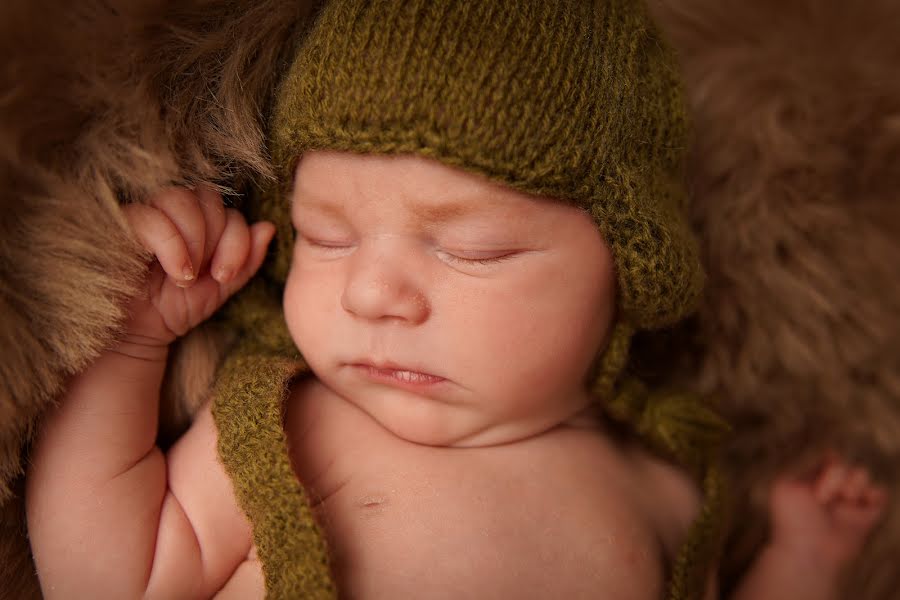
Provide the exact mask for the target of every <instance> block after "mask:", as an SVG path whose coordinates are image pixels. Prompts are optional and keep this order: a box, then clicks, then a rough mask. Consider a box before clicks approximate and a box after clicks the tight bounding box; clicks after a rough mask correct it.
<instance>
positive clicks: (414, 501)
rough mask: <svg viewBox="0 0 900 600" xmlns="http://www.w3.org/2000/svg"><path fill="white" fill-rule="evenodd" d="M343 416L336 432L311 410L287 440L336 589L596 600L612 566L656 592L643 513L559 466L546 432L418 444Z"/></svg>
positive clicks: (613, 487) (615, 491) (368, 594)
mask: <svg viewBox="0 0 900 600" xmlns="http://www.w3.org/2000/svg"><path fill="white" fill-rule="evenodd" d="M344 416H345V417H347V419H348V420H347V422H346V423H345V425H346V426H347V428H346V429H345V428H343V426H334V425H333V424H332V425H329V424H327V419H325V418H324V417H323V416H322V415H319V417H318V418H317V419H316V421H317V423H318V425H319V426H318V427H317V428H316V429H315V433H314V434H312V435H310V434H309V432H310V431H311V430H310V429H309V424H308V423H307V424H306V427H304V428H301V427H299V426H298V427H297V431H298V432H303V431H306V432H307V434H306V435H303V436H302V439H299V440H296V439H295V440H294V441H293V442H292V445H293V446H294V448H295V453H294V454H295V466H296V470H297V475H298V478H299V479H300V480H301V482H303V483H304V485H305V486H306V487H307V489H308V490H309V491H310V492H311V493H312V495H313V497H318V498H320V499H321V502H320V503H319V504H318V506H317V512H318V515H319V519H320V524H321V525H322V526H323V529H324V531H325V532H326V535H327V536H328V541H329V546H330V548H331V554H332V560H333V565H334V569H335V571H336V574H337V576H338V580H339V581H338V584H339V587H340V588H341V589H342V592H343V593H344V595H345V596H347V597H352V598H385V597H417V598H443V597H448V598H449V597H453V598H458V597H478V598H494V597H496V598H508V597H520V598H547V597H574V598H579V597H582V598H596V597H598V595H597V590H598V589H608V588H609V586H610V585H611V582H610V577H609V575H610V573H617V574H621V573H623V572H624V570H628V571H630V572H632V573H634V574H636V575H639V581H640V582H641V585H644V586H647V587H649V588H650V595H649V596H647V597H655V596H658V595H659V594H658V591H659V589H660V587H659V586H661V585H662V579H663V574H662V561H661V551H660V546H659V543H658V542H657V538H656V537H655V536H654V533H653V532H652V531H651V529H650V527H648V525H647V522H646V520H644V519H642V518H641V516H640V515H639V514H638V513H637V512H636V511H635V510H634V509H633V507H631V506H629V503H628V502H623V501H622V497H621V489H620V488H619V487H618V484H617V483H616V482H615V481H612V478H611V480H610V481H609V482H607V484H608V485H607V486H606V489H605V490H604V486H603V482H602V480H601V479H602V478H600V477H598V476H597V474H596V473H594V474H591V471H592V470H594V471H596V469H592V468H591V465H589V464H584V461H579V460H577V458H573V457H571V456H570V457H568V459H569V460H567V461H565V462H562V463H561V462H560V461H559V460H558V459H557V457H558V455H559V453H557V452H555V450H552V449H551V448H553V447H554V446H553V443H552V442H553V440H542V441H541V442H539V443H538V442H532V443H530V444H526V445H512V446H508V447H499V448H481V449H446V448H429V447H425V446H418V445H414V444H412V445H411V444H407V443H403V442H400V443H396V444H395V443H392V442H391V440H390V439H389V438H384V437H381V436H379V435H378V432H377V430H373V431H368V430H367V429H366V427H367V425H366V423H365V421H364V420H363V421H360V422H354V421H353V415H352V414H351V415H344ZM329 431H330V433H329ZM288 437H289V438H291V437H292V435H291V431H290V430H289V431H288ZM331 437H333V438H334V439H328V438H331ZM301 455H302V456H301ZM595 466H596V465H595ZM634 585H635V581H634V580H631V581H630V586H632V587H633V586H634ZM601 597H602V596H601Z"/></svg>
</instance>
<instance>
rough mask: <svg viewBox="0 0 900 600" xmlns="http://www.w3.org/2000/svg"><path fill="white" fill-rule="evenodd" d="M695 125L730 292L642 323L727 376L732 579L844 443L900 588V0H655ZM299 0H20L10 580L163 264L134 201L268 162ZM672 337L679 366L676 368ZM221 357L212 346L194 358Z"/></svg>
mask: <svg viewBox="0 0 900 600" xmlns="http://www.w3.org/2000/svg"><path fill="white" fill-rule="evenodd" d="M653 8H654V10H655V12H656V15H657V17H658V20H659V22H660V23H661V25H662V26H663V28H664V29H665V30H666V31H667V32H668V34H669V35H670V37H671V39H672V41H673V42H674V44H675V46H676V48H678V49H679V51H680V52H681V56H682V58H683V65H684V71H685V76H686V80H687V82H688V92H689V94H690V97H691V100H692V109H693V114H694V121H695V130H696V133H697V136H696V144H695V148H694V154H693V160H692V173H691V176H692V184H693V195H694V203H693V209H692V210H693V219H694V224H695V226H696V228H697V231H698V233H699V234H700V236H701V239H702V242H703V247H704V252H705V260H706V264H707V268H708V270H709V273H710V288H709V292H708V294H707V296H706V298H705V301H704V303H703V306H702V308H701V310H700V312H699V314H698V315H697V316H696V317H695V318H694V319H692V320H691V321H690V322H689V323H686V324H685V326H684V327H681V328H680V329H679V330H677V331H673V332H669V334H668V335H666V336H665V337H660V336H656V337H654V338H653V339H647V340H643V342H644V343H642V344H640V345H639V351H640V358H641V360H642V361H644V362H645V364H646V365H647V368H648V369H649V370H651V371H653V372H654V373H655V374H656V376H657V377H659V378H662V379H666V380H671V381H673V382H677V383H679V384H681V385H688V386H690V387H692V388H694V389H696V390H699V391H701V392H704V393H712V394H716V395H717V396H718V397H719V398H721V401H722V405H723V408H724V409H725V410H726V412H727V413H728V414H729V416H730V417H731V418H732V419H733V422H734V424H735V432H734V435H733V439H732V441H731V442H730V444H729V446H728V448H727V449H726V454H725V457H724V459H725V464H726V469H727V471H728V472H729V474H730V475H731V479H732V480H733V483H734V488H735V494H734V498H735V499H736V503H735V506H734V512H735V514H736V515H739V517H740V518H737V519H735V523H734V526H733V528H732V530H731V533H730V535H729V539H728V548H727V550H728V551H727V553H726V557H725V560H724V563H723V579H724V583H725V587H726V589H727V587H728V585H729V582H733V581H734V580H735V578H736V577H737V576H739V574H740V572H741V570H742V569H743V568H745V567H746V564H747V562H748V561H749V560H750V558H751V557H752V554H753V552H754V551H755V549H756V548H757V547H758V546H759V544H760V543H761V542H762V541H763V540H764V538H765V535H766V529H765V526H766V521H765V514H764V510H763V509H764V507H765V498H766V490H767V485H768V482H769V481H770V480H771V478H772V476H773V475H774V474H775V473H776V472H778V471H779V470H781V469H783V468H791V469H803V468H804V467H806V466H808V465H809V464H810V463H811V462H812V461H814V460H815V457H816V456H817V454H818V453H819V452H821V451H822V449H824V448H836V449H839V450H840V451H842V452H844V453H845V454H847V455H848V456H850V457H851V458H852V459H855V460H858V461H861V462H863V463H865V464H867V465H869V466H870V468H871V469H872V470H873V472H874V473H875V475H876V476H877V477H878V478H879V479H880V480H881V481H883V482H884V483H886V484H887V485H888V486H889V487H890V488H891V492H892V506H891V509H890V512H889V514H888V516H887V517H886V519H885V520H884V521H883V523H882V526H881V527H880V528H879V529H878V531H877V532H876V534H875V535H874V536H873V537H872V539H871V541H870V544H869V545H868V547H867V549H866V551H865V554H864V556H863V557H862V558H861V560H860V561H859V563H858V565H857V566H856V568H855V569H854V571H853V574H852V577H851V578H850V580H848V582H847V585H848V590H850V589H852V590H853V593H852V594H850V595H852V597H854V598H863V599H871V600H876V599H878V600H882V599H883V600H888V599H889V598H893V597H896V594H897V591H898V590H900V573H898V571H897V570H896V568H895V567H894V563H895V561H896V556H898V555H900V484H898V481H897V479H898V478H897V475H896V473H897V472H898V468H900V278H898V277H897V276H896V269H897V267H896V265H898V264H900V202H898V198H897V196H898V193H900V192H898V191H897V190H900V79H898V78H897V77H896V65H897V64H900V41H898V37H897V35H896V32H897V31H898V30H900V8H898V7H896V3H895V2H893V0H873V1H871V2H867V3H863V4H859V3H855V4H853V3H845V2H838V1H837V0H794V1H793V2H787V3H783V2H775V1H774V0H766V1H760V2H753V3H747V2H739V1H737V0H727V1H724V2H723V1H722V0H665V1H662V0H657V1H656V2H654V3H653ZM309 11H310V6H309V2H300V1H297V0H257V1H256V2H252V3H248V2H239V1H237V0H186V1H182V2H166V1H163V0H105V1H104V0H84V1H82V2H74V3H58V2H49V1H47V0H7V1H6V2H4V3H2V5H0V183H2V187H0V214H2V220H0V349H2V350H0V352H2V360H0V507H2V510H0V582H2V584H0V585H2V587H0V598H16V599H19V598H29V597H36V596H38V595H39V593H38V591H37V588H36V584H35V578H34V576H33V568H32V567H31V564H30V557H29V554H28V546H27V538H26V534H25V531H24V525H23V523H24V519H23V515H22V508H21V507H22V503H21V495H22V478H21V473H22V467H23V464H24V462H23V461H24V460H27V444H28V440H29V439H30V436H31V435H32V432H33V430H34V428H35V427H36V426H38V424H39V422H40V417H41V415H42V413H43V412H44V411H45V410H46V409H47V408H48V407H50V406H52V404H53V401H54V399H55V398H56V396H57V395H58V394H59V391H60V389H62V387H63V386H64V385H65V381H66V378H67V377H68V376H69V375H70V374H72V373H74V372H76V371H78V370H79V369H81V368H82V367H83V366H84V365H85V364H86V363H87V362H88V361H90V360H91V358H92V357H94V356H95V355H96V354H97V352H98V351H99V349H100V348H102V347H103V346H104V345H105V344H107V343H108V342H109V340H110V339H111V338H112V337H113V336H114V335H115V332H116V326H117V324H118V323H119V322H120V321H121V318H122V312H121V306H122V300H123V298H125V297H126V296H127V295H128V294H129V293H130V292H131V290H132V289H133V287H134V285H135V282H136V280H137V279H138V278H139V277H140V275H141V273H142V270H143V268H144V264H145V263H144V257H143V256H142V255H141V253H140V252H139V250H138V248H137V247H136V246H135V245H134V243H133V242H132V241H131V240H130V239H129V237H128V236H127V235H126V234H125V233H124V228H123V223H122V220H121V218H120V216H119V214H118V210H117V204H118V203H120V202H122V201H128V200H131V199H137V200H139V199H140V198H142V197H144V196H146V194H147V193H148V192H149V191H151V190H154V189H156V188H158V187H160V186H162V185H165V184H169V183H172V182H176V183H183V184H188V185H190V184H194V183H198V182H212V183H214V184H217V185H220V186H221V187H222V189H223V190H225V191H228V192H231V195H230V197H231V198H232V199H234V200H235V201H236V202H239V198H240V196H239V194H240V191H241V189H243V186H244V185H245V184H246V183H247V182H248V181H252V180H255V179H259V178H265V177H268V176H269V171H268V163H267V160H266V154H265V143H264V139H265V138H264V124H265V114H266V110H267V105H268V100H269V97H270V94H271V90H272V86H273V84H274V81H275V78H276V77H277V74H278V72H279V70H280V68H279V67H280V65H281V64H282V61H283V57H284V56H285V54H286V53H289V52H290V50H291V45H292V43H293V42H294V41H295V40H296V39H297V37H298V30H299V28H301V27H302V25H303V23H304V22H305V20H306V16H307V15H308V14H309ZM220 341H221V340H220V339H219V338H218V337H217V332H216V331H215V330H214V329H212V328H206V329H201V330H200V331H198V332H197V334H195V335H191V336H188V337H187V338H185V340H183V341H182V342H181V347H180V348H179V349H178V350H177V351H176V352H175V353H174V354H173V357H172V365H171V366H172V369H171V371H170V374H169V379H168V381H167V385H166V389H167V391H168V392H169V397H170V399H169V401H168V402H167V403H166V410H167V412H166V415H167V418H166V419H165V421H166V422H167V423H168V424H169V425H170V426H171V427H172V428H174V429H177V427H178V426H179V424H180V423H183V422H184V421H185V419H186V418H188V417H189V414H190V412H191V407H192V406H194V405H195V403H196V401H197V399H198V398H199V397H200V396H201V394H202V393H203V392H204V391H205V389H206V387H207V386H208V383H209V380H210V377H211V374H212V372H213V369H214V366H215V365H214V362H215V361H214V354H213V355H211V354H210V353H209V352H208V349H209V348H210V347H216V348H218V347H221V343H220ZM660 352H664V353H665V354H666V355H667V356H670V355H671V353H672V352H675V353H677V354H678V355H679V356H682V357H683V360H682V361H680V362H678V363H676V364H674V365H672V364H671V361H667V364H668V365H669V366H668V368H664V367H663V366H662V365H663V361H657V360H655V356H657V355H658V353H660ZM197 356H204V357H206V358H205V360H203V361H197V360H195V359H194V358H192V357H197Z"/></svg>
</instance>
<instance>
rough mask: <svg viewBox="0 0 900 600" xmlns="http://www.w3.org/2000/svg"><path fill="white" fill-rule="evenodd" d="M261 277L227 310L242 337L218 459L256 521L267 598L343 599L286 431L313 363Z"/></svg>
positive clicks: (218, 406)
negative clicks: (290, 401) (296, 393)
mask: <svg viewBox="0 0 900 600" xmlns="http://www.w3.org/2000/svg"><path fill="white" fill-rule="evenodd" d="M268 292H269V290H268V289H267V286H266V285H265V284H263V283H261V282H255V283H254V284H253V285H251V286H250V287H249V288H248V289H247V290H245V291H244V292H243V293H242V294H241V295H240V296H238V297H237V298H236V299H235V300H234V301H232V302H231V303H229V304H228V305H227V306H226V308H225V315H226V317H227V318H229V320H230V321H231V323H232V324H234V325H235V326H236V328H237V329H238V331H240V332H242V333H246V334H247V335H245V336H242V339H241V341H240V342H239V344H238V347H237V348H236V350H235V351H233V352H232V353H231V354H230V355H229V357H228V359H227V360H226V362H225V364H224V365H223V366H222V368H221V370H220V376H219V379H218V382H217V386H216V389H215V390H214V400H213V404H212V415H213V419H214V421H215V424H216V428H217V430H218V451H219V457H220V459H221V460H222V463H223V465H224V467H225V470H226V472H227V473H228V475H229V477H230V478H231V481H232V484H233V485H234V491H235V496H236V497H237V500H238V504H239V505H240V507H241V508H242V510H243V511H244V513H245V514H246V515H247V517H248V518H249V520H250V522H251V523H252V524H253V541H254V544H255V545H256V550H257V556H258V558H259V561H260V564H261V565H262V569H263V575H264V579H265V586H266V597H267V598H275V599H279V600H290V599H295V598H303V599H306V598H309V599H312V600H319V599H321V600H326V599H334V598H337V589H336V587H335V583H334V578H333V576H332V572H331V569H330V566H329V554H328V549H327V547H326V544H325V537H324V534H323V532H322V530H321V529H320V528H319V526H318V524H317V523H316V520H315V518H314V515H313V512H312V508H311V506H310V501H309V498H308V496H307V494H306V492H305V490H304V489H303V487H302V486H301V485H300V482H299V481H298V479H297V476H296V474H295V473H294V469H293V467H292V465H291V461H290V454H289V449H288V444H287V437H286V434H285V432H284V428H283V422H284V403H285V400H286V397H287V393H288V390H289V388H290V382H291V381H292V380H293V379H294V378H296V377H297V376H299V375H300V374H302V373H306V372H308V367H307V366H306V364H305V363H304V361H303V360H302V358H301V357H300V355H299V353H298V352H297V350H296V349H295V348H294V346H293V343H292V342H291V339H290V336H289V335H288V332H287V328H286V326H285V325H284V321H283V317H282V315H281V307H280V304H279V303H278V302H277V296H275V295H273V294H271V293H268Z"/></svg>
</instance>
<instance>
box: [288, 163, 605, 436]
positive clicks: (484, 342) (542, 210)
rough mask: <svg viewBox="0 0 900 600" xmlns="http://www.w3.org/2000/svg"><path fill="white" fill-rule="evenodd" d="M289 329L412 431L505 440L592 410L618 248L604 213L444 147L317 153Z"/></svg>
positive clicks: (315, 357)
mask: <svg viewBox="0 0 900 600" xmlns="http://www.w3.org/2000/svg"><path fill="white" fill-rule="evenodd" d="M292 202H293V206H292V218H293V221H294V225H295V227H296V229H297V241H296V244H295V246H294V253H293V259H292V265H291V271H290V274H289V275H288V280H287V286H286V289H285V294H284V310H285V315H286V319H287V324H288V328H289V329H290V332H291V336H292V337H293V339H294V342H295V343H296V344H297V347H298V348H299V349H300V351H301V352H302V353H303V356H304V358H306V360H307V362H308V363H309V366H310V367H311V368H312V370H313V372H314V373H315V374H316V376H317V377H318V378H319V379H320V380H321V381H322V382H323V383H324V384H325V385H327V386H328V387H329V388H331V389H332V390H333V391H335V392H337V393H338V394H339V395H341V396H343V397H344V398H346V399H347V400H348V401H350V402H352V403H353V404H355V405H356V406H358V407H359V408H360V409H362V410H363V411H365V412H367V413H368V414H369V415H371V416H372V417H373V418H374V419H375V420H377V421H378V422H379V423H380V424H381V425H382V426H384V427H385V428H387V429H388V430H390V431H391V432H393V433H394V434H396V435H397V436H399V437H401V438H404V439H406V440H409V441H412V442H417V443H422V444H429V445H440V446H480V445H492V444H499V443H505V442H510V441H515V440H519V439H523V438H525V437H528V436H531V435H534V434H537V433H540V432H542V431H545V430H547V429H549V428H551V427H553V426H555V425H557V424H559V423H562V422H564V421H566V420H567V419H569V418H570V417H572V416H574V415H575V414H576V413H578V412H580V411H581V410H582V409H584V408H585V407H586V406H587V404H588V403H589V396H588V394H587V392H586V390H585V387H584V377H585V375H586V373H587V370H588V369H589V367H590V364H591V362H592V360H593V359H594V358H595V357H596V355H597V353H598V351H599V350H600V349H601V347H602V345H603V344H604V343H605V340H606V336H607V333H608V331H609V329H610V325H611V320H612V316H613V306H614V299H615V293H614V283H613V282H614V277H613V263H612V257H611V254H610V251H609V248H608V246H607V245H606V243H605V242H604V241H603V239H602V237H601V235H600V233H599V231H598V229H597V226H596V224H595V223H594V222H593V220H592V219H591V218H590V216H589V215H587V214H586V213H585V212H583V211H581V210H579V209H577V208H574V207H572V206H569V205H566V204H562V203H556V202H552V201H549V200H542V199H536V198H534V197H531V196H528V195H525V194H522V193H520V192H517V191H514V190H512V189H509V188H506V187H503V186H500V185H497V184H495V183H493V182H490V181H489V180H487V179H485V178H482V177H479V176H476V175H472V174H470V173H467V172H464V171H462V170H458V169H454V168H451V167H448V166H445V165H443V164H441V163H438V162H436V161H432V160H428V159H424V158H420V157H412V156H401V157H388V156H375V155H371V156H370V155H366V156H363V155H355V154H347V153H332V152H309V153H307V154H306V155H304V156H303V158H302V159H301V161H300V163H299V165H298V168H297V173H296V180H295V186H294V192H293V199H292Z"/></svg>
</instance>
